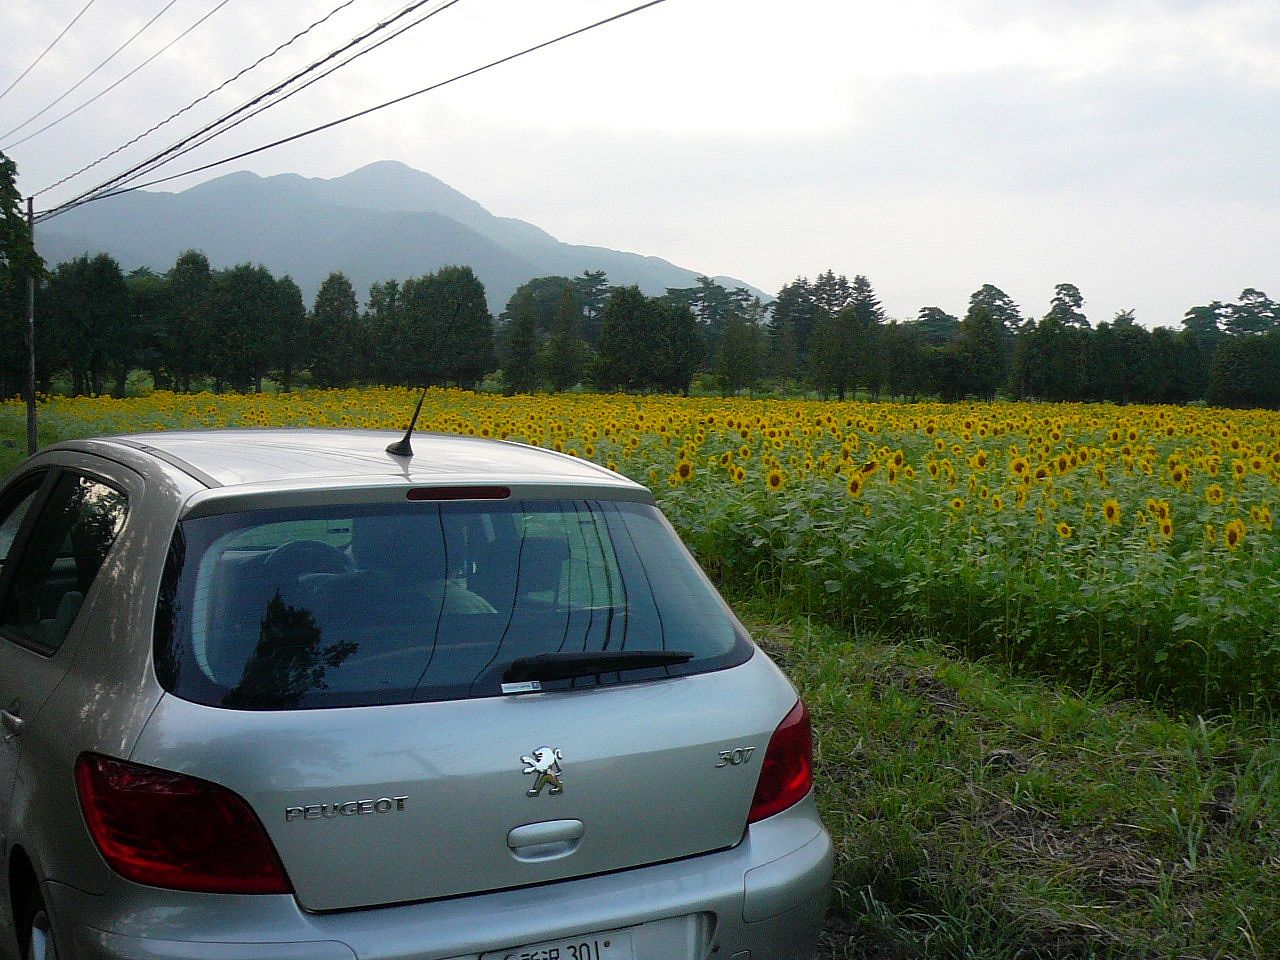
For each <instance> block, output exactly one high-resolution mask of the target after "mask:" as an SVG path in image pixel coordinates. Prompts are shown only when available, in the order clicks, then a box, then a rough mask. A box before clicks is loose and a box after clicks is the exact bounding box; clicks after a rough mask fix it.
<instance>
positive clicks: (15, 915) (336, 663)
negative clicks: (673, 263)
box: [0, 430, 832, 960]
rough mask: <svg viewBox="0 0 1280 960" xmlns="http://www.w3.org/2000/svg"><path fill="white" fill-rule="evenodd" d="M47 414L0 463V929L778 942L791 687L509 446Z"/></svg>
mask: <svg viewBox="0 0 1280 960" xmlns="http://www.w3.org/2000/svg"><path fill="white" fill-rule="evenodd" d="M388 439H391V438H390V437H388V436H387V435H385V434H379V433H374V432H363V431H341V432H340V431H322V430H299V431H285V430H265V431H226V432H207V433H194V432H193V433H159V434H153V435H134V436H125V437H113V438H105V439H95V440H84V441H76V442H70V443H63V444H59V445H58V446H55V447H52V448H50V449H48V450H46V451H44V452H42V453H40V454H38V455H37V456H35V457H34V458H32V459H31V460H29V461H28V462H27V463H26V464H24V465H23V466H22V467H21V468H20V469H19V470H18V471H17V472H16V473H15V474H14V475H13V477H12V478H10V479H9V480H8V482H7V483H6V485H5V486H4V488H3V490H2V491H0V721H2V722H3V744H0V850H3V853H4V869H3V872H2V873H0V885H2V894H3V895H2V896H0V913H2V914H3V917H2V920H0V956H2V957H4V958H6V960H18V958H24V960H47V958H52V957H55V956H57V957H62V958H63V960H144V958H145V960H161V958H174V960H177V958H183V960H215V958H216V960H355V958H360V960H410V958H412V960H434V958H482V960H695V958H709V957H715V958H717V960H747V958H750V960H772V958H801V957H811V956H812V955H813V952H814V949H815V941H816V938H817V934H818V930H819V926H820V924H821V921H822V916H823V912H824V907H825V904H826V900H827V888H828V884H829V881H830V877H831V867H832V848H831V842H830V839H829V837H828V835H827V833H826V831H825V830H824V829H823V826H822V823H821V821H820V820H819V818H818V813H817V810H816V807H815V804H814V799H813V791H812V774H811V767H812V762H811V754H812V751H811V743H810V730H809V718H808V714H807V712H806V710H805V707H804V704H803V703H802V702H800V701H799V700H798V699H797V696H796V693H795V690H794V689H793V687H792V686H791V684H790V683H789V682H788V681H787V679H786V678H785V677H784V676H783V675H782V674H781V673H780V672H779V670H778V669H777V668H776V667H775V666H774V665H773V663H771V662H770V661H769V659H768V658H767V657H766V656H765V655H764V654H763V653H762V652H761V651H760V650H759V649H757V648H756V647H755V645H754V644H753V643H752V642H751V640H750V639H749V638H748V636H747V634H746V632H745V631H744V630H743V628H742V626H741V624H739V623H738V621H737V620H736V619H735V618H734V616H733V614H732V613H730V611H729V609H728V608H727V607H726V606H725V604H724V602H723V601H722V600H721V599H720V597H719V596H718V595H717V593H716V591H715V590H714V588H713V587H712V586H711V584H710V583H709V582H708V581H707V579H706V577H705V576H704V575H703V574H702V572H701V571H700V570H699V568H698V566H697V564H696V563H695V562H694V561H693V559H692V558H691V557H690V555H689V554H688V552H687V551H686V550H685V549H684V547H683V546H682V545H681V544H680V542H679V540H678V539H677V537H676V535H675V533H674V532H673V531H672V529H671V527H670V526H669V525H668V524H667V522H666V521H665V520H664V518H663V517H662V515H661V514H660V513H659V512H658V510H657V509H656V507H655V506H654V505H653V499H652V497H651V495H650V494H649V492H648V491H647V490H645V489H644V488H643V487H641V486H638V485H637V484H634V483H631V482H630V481H628V480H626V479H624V478H622V477H619V476H618V475H616V474H614V473H611V472H609V471H607V470H604V469H602V468H599V467H596V466H594V465H593V464H590V463H586V462H584V461H581V460H577V459H574V458H571V457H567V456H562V455H559V454H555V453H551V452H548V451H545V450H539V449H537V448H532V447H525V446H521V445H518V444H512V443H502V442H497V441H490V440H480V439H475V438H466V437H449V436H436V435H419V436H417V437H416V438H415V440H414V443H415V445H416V448H417V449H416V451H414V452H413V454H412V455H404V454H403V453H394V454H393V453H391V452H389V451H388V450H386V449H385V444H386V441H387V440H388Z"/></svg>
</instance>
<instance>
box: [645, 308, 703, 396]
mask: <svg viewBox="0 0 1280 960" xmlns="http://www.w3.org/2000/svg"><path fill="white" fill-rule="evenodd" d="M650 309H651V310H652V311H653V312H654V313H655V315H656V327H657V332H658V338H657V342H656V344H655V347H656V350H655V354H654V357H653V360H654V366H653V371H652V382H653V384H654V385H655V386H657V387H660V388H662V389H664V390H669V391H671V392H673V393H674V392H679V393H683V394H685V395H686V396H688V394H689V387H690V385H691V384H692V383H693V375H694V374H695V373H696V372H697V371H698V367H699V366H701V364H702V358H703V355H704V350H705V347H704V345H703V339H702V336H701V334H700V333H699V331H698V320H697V318H696V317H695V316H694V315H693V311H692V310H690V309H689V308H688V307H682V306H680V305H678V304H673V303H666V302H662V301H657V300H655V301H651V302H650Z"/></svg>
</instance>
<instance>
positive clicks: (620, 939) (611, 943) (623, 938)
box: [480, 930, 635, 960]
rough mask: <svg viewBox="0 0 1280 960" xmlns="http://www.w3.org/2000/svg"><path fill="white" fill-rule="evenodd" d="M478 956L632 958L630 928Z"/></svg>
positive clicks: (486, 959)
mask: <svg viewBox="0 0 1280 960" xmlns="http://www.w3.org/2000/svg"><path fill="white" fill-rule="evenodd" d="M480 960H635V953H634V952H633V951H632V949H631V932H630V931H629V930H613V931H610V932H609V933H590V934H587V935H586V936H581V937H568V938H567V939H564V940H548V941H547V942H546V943H533V944H530V945H528V946H523V947H511V948H510V949H508V950H495V951H492V952H490V953H485V954H481V955H480Z"/></svg>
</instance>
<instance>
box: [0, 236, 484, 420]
mask: <svg viewBox="0 0 1280 960" xmlns="http://www.w3.org/2000/svg"><path fill="white" fill-rule="evenodd" d="M12 314H13V311H11V310H7V311H6V312H5V324H6V326H7V327H8V326H12V325H13V323H14V320H15V318H14V317H13V315H12ZM24 349H25V348H24V346H23V342H22V341H21V340H20V339H18V338H17V337H14V336H4V337H2V338H0V390H3V392H4V395H6V396H12V395H14V393H16V392H17V391H18V390H19V389H20V387H21V384H22V378H23V376H24V371H25V369H26V359H25V352H24ZM493 365H494V356H493V322H492V317H491V316H490V313H489V309H488V306H487V304H486V302H485V293H484V286H483V285H482V284H481V283H480V281H479V280H478V279H477V278H476V276H475V274H474V273H473V272H472V271H471V269H470V268H469V267H443V268H441V269H440V270H437V271H436V272H435V273H431V274H427V275H425V276H422V277H413V278H410V279H408V280H405V281H404V282H399V281H396V280H388V281H385V282H382V283H376V284H374V285H373V287H372V288H371V289H370V291H369V298H368V301H367V304H366V306H365V308H364V309H363V310H362V309H361V307H360V302H359V298H358V297H357V295H356V292H355V289H354V288H353V287H352V285H351V282H350V281H349V280H348V279H347V278H346V277H345V276H344V275H343V274H341V273H332V274H330V275H329V277H327V278H326V279H325V281H324V282H323V283H322V284H321V286H320V290H319V292H318V293H317V295H316V298H315V301H314V303H313V305H312V306H311V307H310V309H308V307H307V305H306V304H305V303H304V302H303V297H302V291H301V290H300V289H299V287H298V285H297V284H296V283H295V282H294V281H293V279H292V278H290V277H289V276H282V277H276V276H274V275H273V274H272V273H271V271H270V270H268V269H267V268H266V267H263V266H254V265H251V264H239V265H237V266H233V267H230V268H228V269H225V270H214V269H212V268H211V267H210V265H209V261H208V259H207V258H206V257H205V255H204V254H203V253H200V252H199V251H195V250H188V251H186V252H185V253H183V254H181V255H180V256H179V257H178V259H177V261H176V262H175V263H174V265H173V266H172V267H171V268H170V269H169V270H168V271H167V272H165V273H163V274H159V273H155V272H153V271H152V270H149V269H146V268H142V269H138V270H134V271H133V272H132V273H130V274H128V275H127V276H125V275H124V274H123V273H122V272H121V269H120V265H119V264H118V263H117V262H116V261H115V260H114V259H113V258H112V257H110V256H109V255H107V254H98V255H96V256H93V257H90V256H87V255H86V256H82V257H76V258H75V259H73V260H70V261H67V262H65V263H60V264H58V265H57V267H56V268H54V269H53V270H52V271H48V272H45V273H44V274H43V276H42V278H41V280H40V283H39V288H38V290H37V294H36V378H37V387H38V389H40V390H42V391H45V392H48V391H49V390H50V389H51V388H52V386H53V383H54V380H55V378H62V379H63V380H64V382H65V387H66V388H67V389H69V390H70V391H71V392H72V393H77V394H82V393H92V394H105V393H110V394H113V395H115V396H124V393H125V390H126V387H127V382H128V378H129V376H130V374H131V372H133V371H138V370H144V371H147V372H148V373H149V374H150V375H151V378H152V380H153V382H154V384H155V386H156V387H157V388H160V389H170V390H178V391H192V390H198V389H213V390H215V391H221V390H224V389H233V390H239V391H255V390H261V389H262V388H263V382H264V380H266V379H268V378H270V379H271V380H273V381H274V382H275V383H276V384H278V385H279V387H280V388H281V389H284V390H289V389H292V387H293V386H294V385H295V383H296V382H297V381H298V379H299V378H305V379H306V382H308V383H309V384H315V385H318V386H325V387H337V386H346V385H350V384H355V383H384V384H422V385H427V384H465V385H472V384H474V383H476V382H477V381H478V380H479V379H480V378H481V377H483V376H484V374H485V373H486V372H487V371H489V370H490V369H492V367H493Z"/></svg>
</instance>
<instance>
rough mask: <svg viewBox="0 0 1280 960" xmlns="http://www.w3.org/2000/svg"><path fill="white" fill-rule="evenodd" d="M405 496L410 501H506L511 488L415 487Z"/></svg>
mask: <svg viewBox="0 0 1280 960" xmlns="http://www.w3.org/2000/svg"><path fill="white" fill-rule="evenodd" d="M405 496H406V497H407V498H408V499H410V500H506V499H507V498H508V497H510V496H511V488H510V487H414V488H412V489H411V490H410V491H409V492H408V493H407V494H405Z"/></svg>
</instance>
